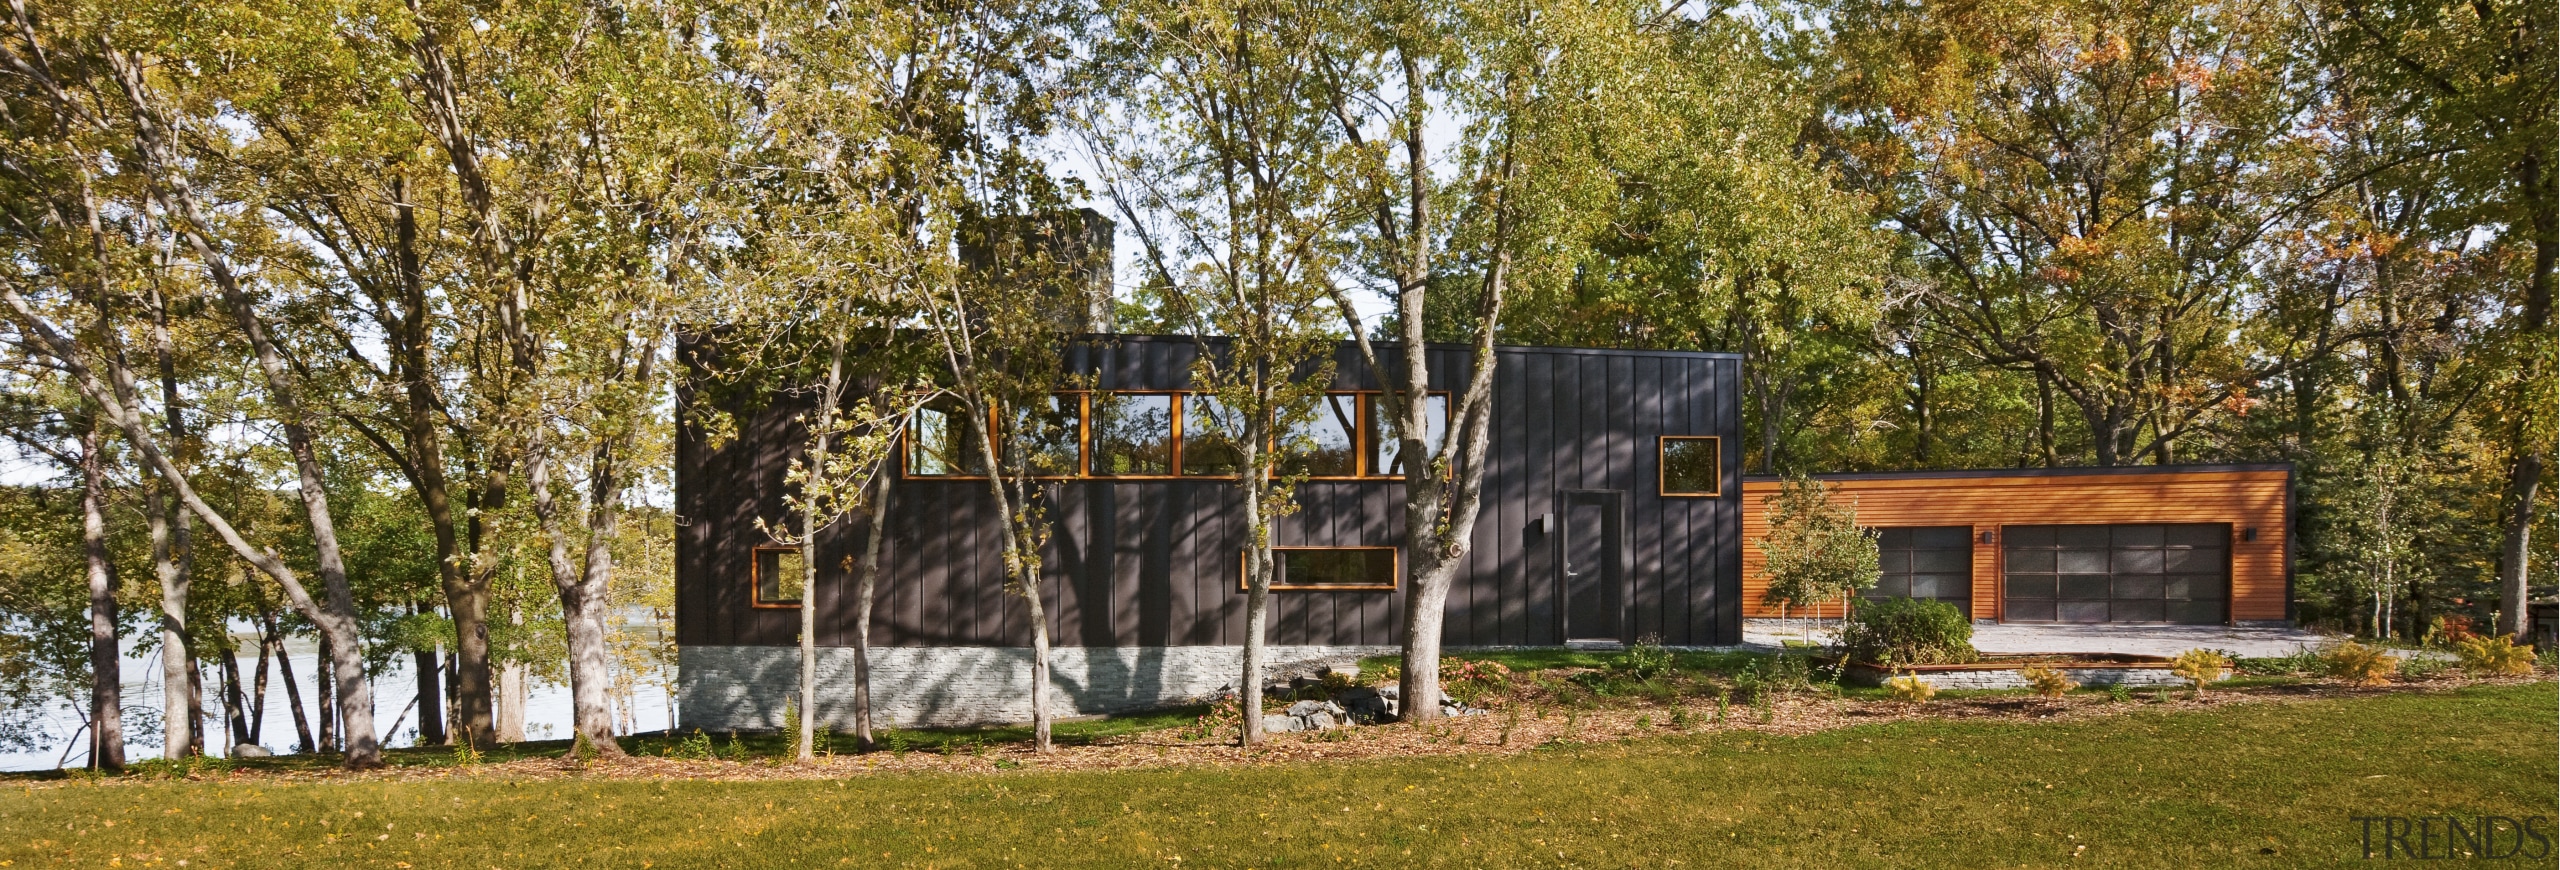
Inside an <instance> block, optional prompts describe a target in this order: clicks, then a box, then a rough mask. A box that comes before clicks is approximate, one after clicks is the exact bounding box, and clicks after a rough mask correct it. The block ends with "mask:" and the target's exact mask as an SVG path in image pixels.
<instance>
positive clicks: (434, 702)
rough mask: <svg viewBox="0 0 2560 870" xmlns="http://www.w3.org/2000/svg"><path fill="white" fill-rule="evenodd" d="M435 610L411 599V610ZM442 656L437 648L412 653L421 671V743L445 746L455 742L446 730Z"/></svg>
mask: <svg viewBox="0 0 2560 870" xmlns="http://www.w3.org/2000/svg"><path fill="white" fill-rule="evenodd" d="M432 612H433V611H431V610H429V609H427V607H426V605H423V604H419V603H418V602H415V601H412V602H409V613H410V614H411V615H413V616H415V615H424V614H427V613H432ZM439 658H442V656H440V655H438V654H437V651H436V650H435V649H434V648H428V649H421V650H417V651H414V652H413V653H411V654H410V657H409V661H410V666H411V667H413V668H416V669H417V674H418V680H417V682H418V743H417V745H419V746H443V745H446V744H449V743H452V742H453V741H452V740H451V739H450V738H449V736H448V735H446V734H445V731H444V681H443V679H441V678H442V677H443V676H444V675H443V674H442V673H441V671H443V670H444V668H443V667H441V663H440V662H438V661H437V659H439Z"/></svg>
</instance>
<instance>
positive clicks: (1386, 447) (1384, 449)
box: [1368, 393, 1449, 477]
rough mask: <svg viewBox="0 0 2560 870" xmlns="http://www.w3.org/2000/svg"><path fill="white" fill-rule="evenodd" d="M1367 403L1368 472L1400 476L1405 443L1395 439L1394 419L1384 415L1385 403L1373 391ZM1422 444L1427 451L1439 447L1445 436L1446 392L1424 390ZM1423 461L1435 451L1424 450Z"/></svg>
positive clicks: (1447, 425)
mask: <svg viewBox="0 0 2560 870" xmlns="http://www.w3.org/2000/svg"><path fill="white" fill-rule="evenodd" d="M1368 399H1369V401H1368V406H1369V411H1368V414H1369V426H1368V430H1369V476H1370V477H1403V476H1404V471H1405V456H1404V444H1403V443H1402V442H1399V441H1397V440H1396V427H1395V421H1394V420H1392V419H1390V418H1389V417H1388V416H1387V403H1386V402H1385V400H1384V399H1383V398H1381V397H1380V396H1378V395H1377V394H1375V393H1372V394H1370V395H1369V397H1368ZM1422 429H1423V431H1422V444H1423V447H1424V449H1425V450H1426V451H1436V450H1438V449H1440V442H1442V441H1446V440H1448V434H1449V394H1448V393H1427V394H1424V395H1423V397H1422ZM1423 455H1424V456H1425V457H1426V459H1425V461H1424V464H1428V462H1429V458H1436V457H1437V456H1438V454H1436V453H1431V452H1425V453H1424V454H1423Z"/></svg>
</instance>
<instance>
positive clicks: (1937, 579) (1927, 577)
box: [1866, 526, 1973, 616]
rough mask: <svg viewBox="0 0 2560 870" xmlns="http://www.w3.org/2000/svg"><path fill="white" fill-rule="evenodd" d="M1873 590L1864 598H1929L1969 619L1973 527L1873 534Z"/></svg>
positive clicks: (1906, 529)
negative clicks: (1949, 605)
mask: <svg viewBox="0 0 2560 870" xmlns="http://www.w3.org/2000/svg"><path fill="white" fill-rule="evenodd" d="M1876 559H1877V562H1878V564H1877V565H1876V568H1877V569H1878V572H1877V575H1876V585H1875V586H1873V587H1870V588H1869V589H1868V590H1867V593H1866V597H1868V598H1930V599H1935V600H1938V601H1944V602H1947V603H1949V604H1953V605H1955V606H1956V609H1957V610H1959V611H1963V612H1964V614H1965V615H1966V616H1971V615H1973V527H1972V526H1916V527H1902V528H1882V529H1877V530H1876Z"/></svg>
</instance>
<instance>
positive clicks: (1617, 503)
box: [1556, 489, 1627, 643]
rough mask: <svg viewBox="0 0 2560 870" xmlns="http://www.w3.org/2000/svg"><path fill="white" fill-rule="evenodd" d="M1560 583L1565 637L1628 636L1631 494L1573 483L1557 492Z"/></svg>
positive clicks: (1619, 638)
mask: <svg viewBox="0 0 2560 870" xmlns="http://www.w3.org/2000/svg"><path fill="white" fill-rule="evenodd" d="M1556 515H1557V517H1558V523H1557V525H1558V528H1557V530H1556V531H1557V533H1558V534H1557V535H1556V587H1557V591H1558V595H1557V597H1558V598H1561V599H1563V602H1564V608H1563V617H1564V639H1565V642H1567V643H1572V642H1575V641H1618V642H1623V641H1625V640H1626V631H1625V628H1624V626H1625V613H1626V589H1625V586H1626V573H1627V572H1626V549H1627V548H1626V540H1627V523H1626V494H1625V493H1624V492H1622V491H1619V490H1593V489H1569V490H1565V491H1563V492H1559V493H1557V494H1556Z"/></svg>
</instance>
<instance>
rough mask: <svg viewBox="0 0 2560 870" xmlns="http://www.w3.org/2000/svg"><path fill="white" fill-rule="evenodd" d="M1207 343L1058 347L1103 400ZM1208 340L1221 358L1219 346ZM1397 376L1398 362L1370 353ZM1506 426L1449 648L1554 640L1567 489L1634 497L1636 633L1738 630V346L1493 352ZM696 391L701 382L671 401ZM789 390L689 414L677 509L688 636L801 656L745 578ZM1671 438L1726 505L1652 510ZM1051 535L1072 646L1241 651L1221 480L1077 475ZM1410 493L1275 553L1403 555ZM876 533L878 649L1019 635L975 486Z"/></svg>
mask: <svg viewBox="0 0 2560 870" xmlns="http://www.w3.org/2000/svg"><path fill="white" fill-rule="evenodd" d="M1199 351H1200V347H1199V345H1198V344H1196V343H1195V342H1193V341H1192V340H1190V339H1184V338H1159V337H1149V336H1111V337H1097V338H1096V339H1094V340H1091V341H1079V342H1077V343H1075V344H1073V345H1072V346H1070V347H1069V348H1067V349H1066V352H1065V353H1064V354H1062V361H1063V362H1064V364H1065V366H1066V368H1067V369H1068V372H1069V373H1070V374H1074V375H1078V376H1084V377H1089V378H1091V379H1092V382H1093V383H1094V384H1095V385H1096V386H1097V387H1099V388H1102V389H1127V390H1179V389H1183V388H1186V387H1187V386H1188V385H1189V376H1190V366H1191V362H1192V360H1193V359H1194V358H1195V357H1196V354H1197V353H1198V352H1199ZM1215 351H1216V347H1215V345H1214V344H1213V345H1211V347H1210V352H1215ZM1379 352H1380V356H1381V362H1382V364H1384V365H1386V366H1388V367H1390V369H1392V368H1393V367H1395V366H1396V365H1397V361H1398V357H1397V354H1398V353H1399V351H1398V349H1396V348H1394V347H1381V348H1379ZM1430 353H1431V355H1432V360H1431V362H1432V366H1433V383H1432V387H1433V388H1434V389H1435V390H1449V391H1452V392H1456V391H1459V390H1463V389H1464V388H1465V386H1466V384H1465V382H1464V378H1465V376H1466V368H1465V366H1466V362H1467V358H1468V356H1469V353H1470V352H1469V350H1468V349H1466V348H1462V347H1434V348H1432V349H1431V350H1430ZM1497 353H1499V354H1500V355H1501V360H1500V366H1499V367H1498V368H1497V369H1496V372H1495V379H1494V384H1493V387H1494V398H1495V405H1496V410H1495V415H1494V425H1493V429H1492V431H1491V433H1490V437H1491V443H1490V445H1489V450H1488V452H1487V455H1486V463H1487V465H1486V467H1487V473H1486V479H1485V484H1484V493H1483V499H1482V507H1481V508H1480V510H1479V515H1478V518H1477V524H1476V535H1475V541H1474V543H1473V551H1472V552H1471V553H1470V555H1469V557H1468V558H1467V559H1466V560H1465V561H1464V563H1463V566H1462V569H1461V572H1460V575H1459V576H1458V578H1457V579H1456V580H1455V584H1456V585H1455V587H1454V588H1453V589H1452V590H1451V595H1450V605H1449V614H1448V615H1449V619H1448V621H1447V629H1446V631H1447V634H1446V635H1445V637H1444V641H1445V642H1446V643H1448V644H1449V645H1452V646H1481V645H1519V644H1529V645H1538V644H1552V643H1556V642H1559V641H1560V639H1561V638H1560V637H1559V635H1558V633H1557V632H1558V628H1559V626H1558V625H1557V620H1558V618H1559V612H1558V610H1557V601H1556V593H1557V583H1556V579H1557V578H1556V573H1555V572H1556V568H1557V566H1556V564H1555V562H1554V559H1553V553H1552V550H1553V542H1552V541H1551V539H1550V537H1551V536H1552V535H1553V534H1554V531H1555V530H1554V527H1553V525H1552V523H1541V520H1542V519H1543V518H1545V516H1546V515H1547V514H1549V513H1550V512H1552V511H1553V510H1554V504H1555V499H1556V496H1557V494H1558V492H1559V491H1561V490H1566V489H1598V490H1611V491H1617V492H1621V493H1624V502H1623V503H1624V505H1625V508H1624V510H1625V523H1626V527H1627V530H1628V533H1629V534H1628V543H1627V548H1626V553H1625V557H1624V558H1625V561H1624V566H1623V572H1622V573H1623V574H1625V575H1626V577H1625V583H1624V585H1623V586H1622V587H1621V588H1622V590H1623V591H1622V593H1621V600H1622V602H1623V604H1624V605H1625V608H1626V610H1627V613H1626V617H1625V619H1624V621H1623V624H1624V625H1625V626H1626V633H1627V634H1628V635H1630V639H1632V637H1633V636H1636V635H1641V634H1659V635H1660V636H1661V638H1662V640H1663V642H1665V643H1670V644H1681V645H1692V644H1721V643H1734V642H1737V641H1739V640H1740V637H1739V635H1740V628H1741V625H1740V608H1739V606H1738V602H1736V601H1735V600H1734V599H1735V596H1736V595H1738V594H1739V587H1740V576H1741V552H1740V546H1741V545H1742V542H1741V541H1740V515H1741V514H1740V504H1741V502H1740V489H1741V486H1740V483H1741V475H1740V470H1741V469H1740V468H1739V465H1738V454H1739V452H1740V451H1739V450H1738V449H1736V448H1737V446H1738V443H1739V439H1738V435H1739V433H1738V432H1737V431H1736V428H1737V426H1738V423H1739V417H1740V413H1739V412H1740V409H1739V403H1738V398H1737V396H1738V391H1737V389H1736V388H1737V379H1738V375H1739V361H1738V360H1737V359H1735V358H1733V357H1731V356H1729V355H1709V354H1688V353H1651V352H1637V351H1595V350H1576V349H1560V348H1500V349H1498V350H1497ZM1331 383H1332V384H1333V386H1334V388H1335V389H1376V388H1378V386H1379V380H1378V379H1377V378H1376V377H1374V376H1372V374H1371V373H1370V372H1369V371H1368V368H1367V366H1365V365H1363V364H1362V362H1361V359H1360V355H1359V353H1358V350H1357V348H1356V347H1355V346H1353V345H1350V344H1348V343H1346V344H1344V345H1342V346H1341V348H1340V349H1339V350H1338V351H1337V353H1336V356H1335V360H1334V372H1333V374H1332V377H1331ZM693 401H696V396H695V395H694V393H693V391H692V390H691V389H689V388H688V389H686V390H684V391H682V392H680V395H679V402H680V403H688V404H689V403H691V402H693ZM804 409H805V399H794V397H793V395H792V394H788V393H786V394H783V395H778V396H775V397H772V398H770V399H769V400H767V401H765V402H764V403H763V404H762V405H761V406H757V407H731V408H728V410H730V411H732V412H733V413H735V414H736V415H737V421H738V423H737V425H738V432H739V437H738V438H737V439H735V440H734V441H732V442H730V443H728V444H724V445H721V446H720V447H719V448H718V449H713V448H712V447H711V445H709V444H707V443H706V442H705V441H703V439H702V433H701V431H699V428H698V427H697V426H696V425H695V422H694V421H693V420H692V419H691V417H690V415H680V418H679V432H678V438H677V444H676V454H677V456H676V459H677V463H676V464H677V469H678V472H677V486H676V490H677V492H676V498H677V502H678V505H679V511H680V512H681V513H682V515H683V517H684V524H683V526H682V527H681V528H680V531H679V534H678V552H677V565H678V569H677V570H678V589H677V635H678V641H679V642H680V643H691V644H714V645H719V644H753V645H787V644H789V643H791V642H792V639H793V638H794V637H795V635H796V632H797V628H798V613H797V612H796V611H794V610H790V609H758V608H753V607H751V606H749V602H748V599H747V587H746V581H745V579H744V574H743V572H742V571H740V570H736V569H734V568H732V567H729V566H742V565H744V564H745V563H746V560H747V559H748V558H749V554H750V552H751V551H752V548H753V547H754V546H755V545H756V544H757V543H759V542H760V536H759V533H757V532H756V531H755V528H754V518H755V517H756V516H757V512H758V511H759V510H761V511H763V512H764V515H765V516H766V517H767V518H768V519H779V512H780V506H781V504H782V498H781V496H782V475H783V471H784V469H786V468H787V467H788V465H789V462H790V459H791V457H792V456H793V455H796V453H797V452H798V450H799V449H800V448H799V441H800V435H799V432H798V430H797V427H796V424H794V423H793V422H792V418H793V417H794V416H795V415H797V414H799V413H801V411H802V410H804ZM1661 435H1719V436H1722V437H1723V438H1724V439H1725V440H1724V442H1723V443H1724V444H1725V445H1726V448H1725V453H1726V460H1725V464H1726V467H1727V473H1726V474H1725V475H1724V487H1725V488H1724V490H1723V492H1724V496H1723V497H1721V498H1671V499H1666V498H1662V497H1661V496H1660V495H1659V493H1658V492H1657V487H1656V485H1655V482H1656V469H1655V468H1654V463H1655V461H1656V457H1655V455H1654V450H1653V444H1654V442H1655V439H1656V438H1657V437H1659V436H1661ZM1043 490H1044V492H1043V494H1044V502H1045V504H1044V507H1045V509H1046V511H1047V516H1048V517H1049V518H1050V521H1051V523H1052V531H1051V534H1050V537H1049V541H1048V543H1047V546H1046V547H1045V548H1044V551H1043V553H1042V554H1041V556H1042V561H1043V566H1044V570H1043V573H1044V576H1045V577H1046V578H1047V579H1046V582H1045V583H1044V598H1043V600H1044V602H1045V603H1046V605H1047V609H1048V610H1049V616H1050V619H1051V624H1052V628H1053V630H1054V631H1053V641H1054V642H1055V643H1057V644H1059V645H1080V646H1132V645H1143V646H1155V645H1165V644H1177V645H1179V644H1234V643H1239V642H1241V641H1242V639H1243V638H1242V631H1243V627H1244V619H1243V610H1244V602H1243V597H1244V596H1243V593H1242V592H1241V591H1240V589H1239V584H1238V580H1239V577H1240V575H1239V556H1240V553H1241V549H1240V548H1241V547H1242V546H1243V543H1244V536H1243V531H1242V529H1241V523H1242V518H1241V512H1240V503H1239V502H1238V501H1237V498H1238V495H1237V493H1236V492H1235V490H1234V488H1233V487H1232V486H1231V485H1229V484H1226V483H1223V482H1219V481H1210V480H1191V481H1182V480H1132V481H1108V480H1076V481H1066V482H1060V483H1056V484H1052V485H1049V486H1047V487H1044V488H1043ZM1402 497H1403V485H1402V484H1401V483H1398V482H1395V481H1391V480H1363V481H1309V482H1307V483H1305V484H1303V485H1302V486H1301V487H1300V491H1299V493H1298V502H1299V504H1300V509H1299V510H1298V511H1297V512H1296V513H1295V514H1292V515H1290V516H1287V517H1283V518H1281V519H1280V520H1279V521H1278V523H1277V528H1276V529H1275V533H1276V537H1275V540H1277V541H1278V542H1279V543H1282V544H1284V545H1379V544H1395V543H1399V542H1400V539H1401V537H1402V535H1401V531H1402V527H1403V520H1404V518H1403V506H1402ZM895 499H896V502H895V505H894V507H893V509H892V511H891V512H890V515H889V519H888V521H887V523H886V524H885V529H884V531H885V534H886V535H887V536H888V537H887V540H886V541H885V542H884V547H883V553H884V557H885V564H884V565H883V570H882V577H881V580H880V583H879V585H878V591H877V593H876V596H875V609H874V622H873V628H872V637H873V641H874V642H875V643H877V644H880V645H884V646H898V645H944V644H972V645H1021V644H1023V643H1026V642H1027V641H1028V639H1029V638H1028V631H1029V628H1028V625H1027V622H1026V621H1025V619H1026V616H1027V612H1028V608H1027V607H1026V606H1025V602H1023V601H1022V600H1021V599H1019V598H1017V597H1014V596H1011V595H1007V594H1005V593H1004V592H1003V591H1002V577H1001V574H1002V571H1001V561H1002V559H1001V541H1002V538H1001V535H1002V531H1001V529H1000V527H999V526H998V525H997V521H998V519H999V518H998V517H997V516H995V514H994V511H993V510H992V502H991V499H990V498H989V496H988V493H987V485H986V483H985V482H984V481H967V480H914V479H910V480H903V481H900V482H899V484H898V485H897V492H896V496H895ZM870 533H871V530H870V528H869V527H868V524H867V523H865V522H860V521H856V522H851V523H847V524H845V525H844V526H843V527H841V528H840V529H839V530H837V531H836V533H834V534H830V535H828V536H826V537H825V538H823V539H822V541H821V547H822V550H823V552H822V556H821V565H822V575H821V578H820V584H819V589H818V590H817V591H816V594H815V595H814V597H813V600H814V602H815V604H814V606H817V607H820V608H821V614H820V617H821V618H820V620H819V623H820V633H819V640H820V642H821V643H824V644H830V645H839V644H845V643H850V642H851V638H852V626H851V616H852V612H853V601H852V577H851V576H850V574H849V572H847V571H845V570H843V568H844V566H845V565H846V564H847V562H848V560H849V559H850V558H853V557H857V556H858V553H859V551H860V543H861V541H863V540H864V539H865V538H866V537H867V536H868V535H869V534H870ZM1409 588H1410V587H1409V584H1406V585H1405V587H1404V588H1401V589H1399V590H1398V591H1395V592H1370V591H1322V592H1277V593H1274V595H1273V608H1272V614H1273V620H1272V625H1271V629H1272V630H1271V635H1270V640H1271V641H1272V642H1274V643H1309V644H1393V643H1396V642H1397V641H1398V640H1399V632H1400V628H1401V608H1402V605H1403V603H1404V600H1405V596H1406V593H1407V592H1408V591H1409Z"/></svg>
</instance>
